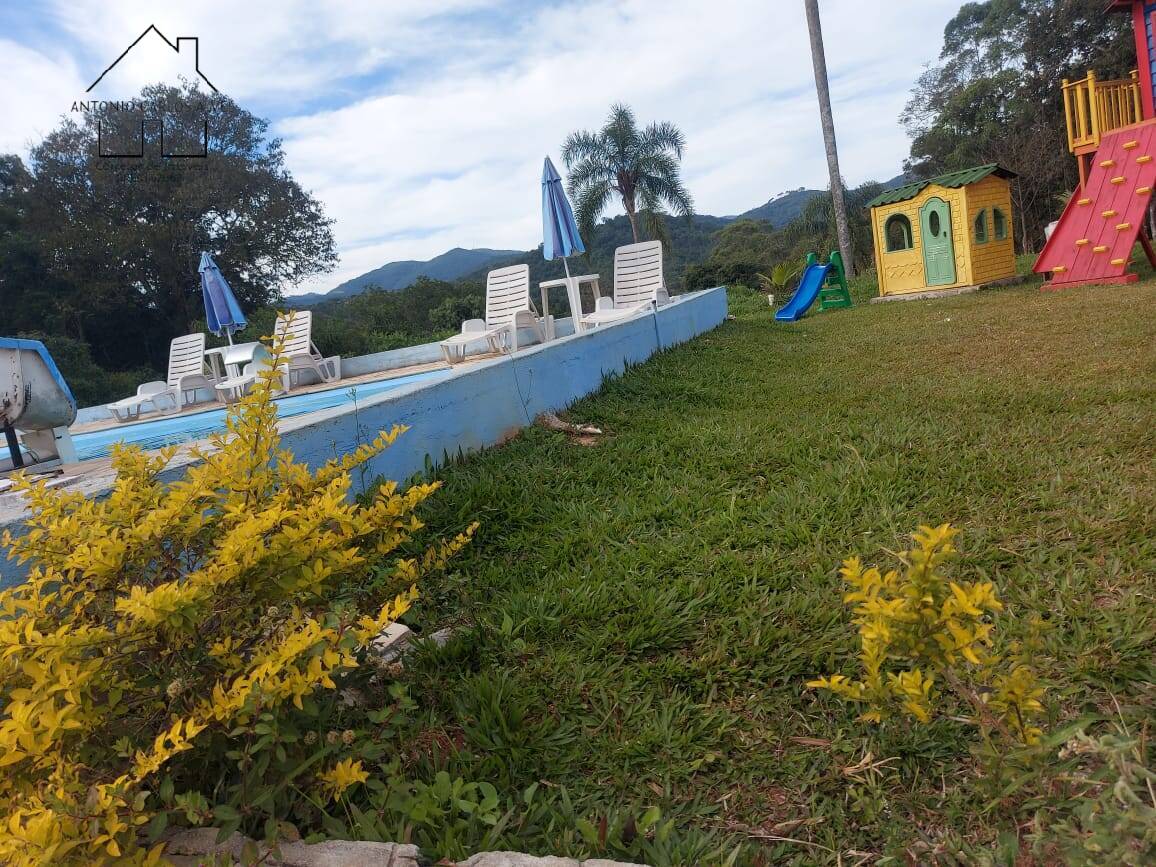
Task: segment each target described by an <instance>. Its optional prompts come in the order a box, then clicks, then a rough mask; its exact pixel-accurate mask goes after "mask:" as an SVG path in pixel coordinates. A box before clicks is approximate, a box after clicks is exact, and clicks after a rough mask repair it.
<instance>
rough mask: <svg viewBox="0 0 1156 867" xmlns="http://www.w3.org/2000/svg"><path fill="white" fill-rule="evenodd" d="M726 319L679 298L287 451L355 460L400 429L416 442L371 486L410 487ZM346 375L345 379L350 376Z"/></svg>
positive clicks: (714, 309) (384, 461)
mask: <svg viewBox="0 0 1156 867" xmlns="http://www.w3.org/2000/svg"><path fill="white" fill-rule="evenodd" d="M726 315H727V301H726V290H725V289H723V288H716V289H707V290H703V291H701V292H696V293H693V294H688V295H682V296H678V298H677V300H675V301H674V302H672V303H671V304H669V305H667V306H664V307H662V308H660V309H659V310H658V311H657V312H656V313H653V314H648V315H645V316H639V317H636V318H634V319H630V320H627V321H625V322H622V323H620V324H618V325H614V326H612V327H604V328H596V329H594V330H591V331H587V332H583V333H581V334H573V335H570V336H567V337H563V338H560V339H557V340H553V341H551V342H549V343H545V344H541V345H535V346H532V347H530V348H528V349H526V350H523V351H519V352H518V353H517V354H516V355H513V356H504V357H502V358H495V359H492V360H488V361H484V362H479V363H477V364H474V365H471V366H470V367H468V368H464V369H462V370H461V371H460V372H458V373H457V374H456V375H455V376H453V377H451V378H449V379H445V380H442V381H440V382H435V383H432V384H417V385H415V386H412V387H407V388H402V389H398V390H397V391H393V392H388V393H386V394H383V395H379V396H377V397H375V398H373V399H371V400H369V401H367V402H366V403H365V404H364V405H360V404H359V406H358V408H357V412H356V413H354V412H353V411H351V410H350V409H340V410H326V411H323V412H318V413H312V414H311V415H309V416H307V417H303V418H302V421H301V423H300V424H299V425H298V424H295V423H294V420H289V421H288V422H286V423H285V424H284V425H283V443H284V445H285V447H286V448H288V449H289V450H290V451H292V452H293V454H294V455H295V456H296V457H297V458H298V460H302V461H305V462H307V463H308V464H309V465H310V466H314V467H315V466H318V465H320V464H322V463H324V462H325V461H327V460H329V459H330V458H332V457H333V456H334V455H335V454H344V453H346V452H349V451H352V450H353V449H354V448H356V447H357V445H358V444H359V443H361V442H365V441H366V440H367V439H372V437H373V435H374V434H375V433H376V432H377V431H379V430H388V429H389V428H390V427H392V426H393V425H394V424H404V425H408V426H409V427H410V430H409V432H407V433H406V434H405V435H404V436H402V437H401V438H400V439H398V440H397V441H396V442H395V443H394V444H393V445H392V446H391V447H390V448H388V449H386V451H385V452H383V453H382V454H381V455H379V456H378V457H377V458H375V459H374V460H373V461H372V462H371V464H370V465H369V467H367V470H368V477H370V478H372V477H374V476H376V475H379V474H380V475H383V476H385V477H387V478H391V479H399V480H402V479H406V478H409V477H410V476H412V475H413V474H414V473H417V472H420V471H422V470H423V469H424V468H425V466H426V459H427V457H428V458H429V459H430V460H431V461H432V462H433V463H434V464H435V465H436V464H440V463H441V462H442V461H443V459H444V457H445V456H446V455H449V456H450V457H453V456H456V455H457V453H458V451H459V449H460V450H461V451H462V452H463V453H469V452H471V451H476V450H478V449H481V448H485V447H486V446H491V445H495V444H497V443H500V442H503V441H505V440H507V439H509V438H510V437H512V436H514V435H515V434H517V432H518V431H519V430H521V429H522V428H523V427H525V426H526V425H529V424H531V423H532V422H533V420H534V418H535V417H536V416H537V415H539V414H540V413H543V412H558V411H560V410H563V409H565V408H566V407H568V406H569V405H570V404H572V403H574V402H575V401H576V400H578V399H580V398H582V397H585V396H586V395H589V394H592V393H593V392H595V391H597V390H598V389H599V387H600V386H601V385H602V382H603V380H604V379H605V378H606V377H607V376H612V375H616V374H621V373H622V372H623V371H624V370H625V369H626V367H627V366H628V365H632V364H639V363H641V362H643V361H646V359H648V358H650V357H651V356H652V355H654V354H655V353H656V352H658V351H660V350H662V349H667V348H669V347H671V346H674V345H676V344H679V343H683V342H685V341H687V340H689V339H691V338H692V337H694V336H695V335H698V334H701V333H703V332H705V331H709V330H711V329H712V328H715V327H716V326H718V325H719V324H720V323H721V322H722V321H723V320H724V319H725V318H726ZM343 372H344V370H343Z"/></svg>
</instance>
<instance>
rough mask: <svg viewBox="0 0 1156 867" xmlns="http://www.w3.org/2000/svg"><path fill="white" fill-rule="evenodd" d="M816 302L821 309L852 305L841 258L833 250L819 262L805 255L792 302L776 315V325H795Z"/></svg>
mask: <svg viewBox="0 0 1156 867" xmlns="http://www.w3.org/2000/svg"><path fill="white" fill-rule="evenodd" d="M816 298H818V299H819V309H820V310H832V309H838V308H841V307H850V306H851V293H850V292H849V291H848V289H847V275H846V272H845V271H844V270H843V256H842V255H841V254H840V253H839V252H838V251H837V250H836V251H833V252H832V253H831V255H830V256H829V257H828V259H827V261H826V262H820V261H819V257H818V256H817V255H815V254H814V253H808V254H807V267H806V268H805V269H804V270H803V276H802V278H801V279H800V280H799V285H798V287H797V288H796V289H795V294H794V295H792V296H791V300H790V301H788V302H787V303H786V305H785V306H784V307H783V308H782V309H781V310H779V311H778V312H777V313H776V314H775V319H777V320H778V321H779V322H796V321H798V320H799V318H800V317H802V315H803V314H804V313H806V312H807V310H808V308H809V307H810V306H811V305H812V304H814V303H815V299H816Z"/></svg>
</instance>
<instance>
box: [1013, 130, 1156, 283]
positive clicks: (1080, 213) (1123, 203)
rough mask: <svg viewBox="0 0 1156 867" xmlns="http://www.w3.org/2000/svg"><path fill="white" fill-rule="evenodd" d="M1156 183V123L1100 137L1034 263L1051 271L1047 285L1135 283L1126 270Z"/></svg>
mask: <svg viewBox="0 0 1156 867" xmlns="http://www.w3.org/2000/svg"><path fill="white" fill-rule="evenodd" d="M1154 184H1156V124H1153V123H1147V124H1144V125H1142V126H1133V127H1126V128H1124V129H1118V130H1114V131H1112V132H1110V133H1108V134H1106V135H1105V136H1104V137H1103V138H1101V139H1100V149H1099V150H1098V151H1096V156H1095V158H1094V159H1093V160H1092V167H1091V170H1090V171H1089V172H1088V183H1087V184H1086V185H1085V186H1084V187H1077V188H1076V192H1075V193H1073V194H1072V198H1071V200H1070V201H1069V202H1068V206H1067V207H1066V208H1064V214H1063V216H1062V217H1060V222H1059V225H1058V226H1056V230H1055V232H1053V233H1052V237H1051V238H1050V239H1049V240H1048V243H1047V244H1045V245H1044V249H1043V252H1041V253H1040V257H1039V259H1037V260H1036V264H1035V265H1034V266H1033V267H1032V270H1033V271H1035V272H1036V273H1037V274H1050V275H1051V277H1052V280H1051V283H1050V284H1044V288H1045V289H1047V288H1052V289H1060V288H1063V287H1064V286H1076V285H1079V284H1082V283H1130V282H1132V281H1133V280H1135V279H1136V275H1135V274H1128V273H1126V271H1127V268H1128V262H1129V260H1130V258H1131V256H1132V247H1133V246H1134V245H1135V243H1136V239H1137V238H1138V237H1139V235H1140V232H1141V230H1142V229H1143V228H1144V220H1145V218H1146V216H1147V213H1148V202H1149V200H1150V199H1151V198H1152V187H1153V185H1154Z"/></svg>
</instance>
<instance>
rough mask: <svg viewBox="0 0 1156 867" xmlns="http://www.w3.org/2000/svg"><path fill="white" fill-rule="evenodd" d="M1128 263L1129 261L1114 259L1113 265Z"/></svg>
mask: <svg viewBox="0 0 1156 867" xmlns="http://www.w3.org/2000/svg"><path fill="white" fill-rule="evenodd" d="M1126 261H1127V260H1126V259H1113V260H1112V264H1113V265H1123V264H1124V263H1125V262H1126Z"/></svg>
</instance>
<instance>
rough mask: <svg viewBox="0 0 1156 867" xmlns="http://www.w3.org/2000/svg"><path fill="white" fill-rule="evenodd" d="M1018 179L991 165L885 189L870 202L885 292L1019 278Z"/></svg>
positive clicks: (878, 268) (881, 291) (878, 270)
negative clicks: (1014, 184)
mask: <svg viewBox="0 0 1156 867" xmlns="http://www.w3.org/2000/svg"><path fill="white" fill-rule="evenodd" d="M1015 176H1016V175H1015V172H1011V171H1008V170H1007V169H1005V168H1003V167H1002V166H999V165H996V164H995V163H989V164H987V165H983V166H976V167H975V168H970V169H964V170H962V171H958V172H951V173H949V174H945V175H940V176H939V177H935V178H930V179H929V180H924V181H916V182H914V183H910V184H904V185H903V186H901V187H895V188H894V189H890V190H884V191H883V192H882V193H880V194H879V195H878V196H876V197H875V198H874V199H872V200H871V201H870V202H868V203H867V206H868V207H869V208H870V209H871V231H872V235H873V236H874V242H875V271H876V273H877V274H878V275H879V294H880V295H881V296H886V295H905V294H910V293H913V292H927V291H934V290H939V289H953V288H959V287H963V286H982V285H984V284H986V283H992V282H996V281H998V280H1004V279H1007V278H1008V277H1012V276H1014V275H1015V273H1016V258H1015V247H1014V242H1013V239H1012V204H1011V184H1010V181H1011V179H1012V178H1014V177H1015Z"/></svg>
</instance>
